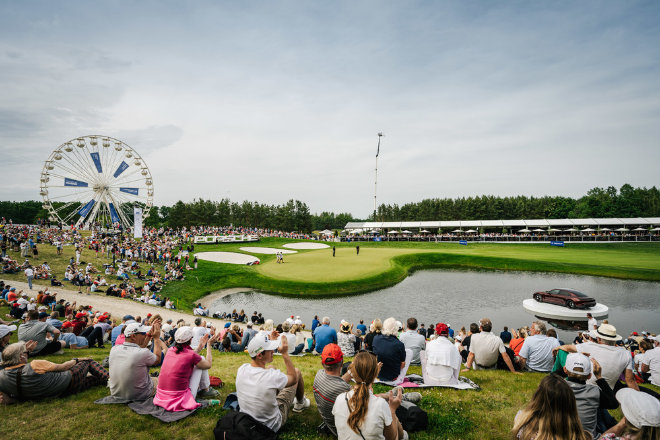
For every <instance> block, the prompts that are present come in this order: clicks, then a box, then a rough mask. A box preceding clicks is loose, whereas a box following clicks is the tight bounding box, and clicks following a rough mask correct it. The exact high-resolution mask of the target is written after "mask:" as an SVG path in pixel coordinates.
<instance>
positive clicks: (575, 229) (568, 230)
mask: <svg viewBox="0 0 660 440" xmlns="http://www.w3.org/2000/svg"><path fill="white" fill-rule="evenodd" d="M577 231H579V229H577V228H568V229H566V230H565V232H577Z"/></svg>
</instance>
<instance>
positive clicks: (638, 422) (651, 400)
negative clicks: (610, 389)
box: [616, 388, 660, 428]
mask: <svg viewBox="0 0 660 440" xmlns="http://www.w3.org/2000/svg"><path fill="white" fill-rule="evenodd" d="M616 400H618V401H619V403H620V404H621V411H622V412H623V415H624V416H625V417H626V420H628V421H629V422H630V423H631V424H632V425H633V426H634V427H635V428H641V427H642V426H652V427H658V426H660V401H659V400H658V399H656V398H655V397H653V396H651V395H650V394H646V393H643V392H641V391H637V390H633V389H632V388H622V389H620V390H619V391H618V392H617V393H616Z"/></svg>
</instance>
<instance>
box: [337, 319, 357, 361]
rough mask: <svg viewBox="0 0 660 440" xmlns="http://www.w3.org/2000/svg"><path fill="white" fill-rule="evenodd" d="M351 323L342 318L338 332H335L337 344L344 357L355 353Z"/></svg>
mask: <svg viewBox="0 0 660 440" xmlns="http://www.w3.org/2000/svg"><path fill="white" fill-rule="evenodd" d="M352 330H353V324H350V323H349V322H347V321H344V320H342V321H341V324H340V325H339V333H338V334H337V345H339V348H341V351H342V353H344V356H346V357H353V356H354V355H355V335H354V334H353V332H352Z"/></svg>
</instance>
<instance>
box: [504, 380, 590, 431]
mask: <svg viewBox="0 0 660 440" xmlns="http://www.w3.org/2000/svg"><path fill="white" fill-rule="evenodd" d="M511 436H512V438H515V439H518V440H533V439H553V440H591V435H590V434H589V433H588V432H587V431H585V430H584V429H583V428H582V423H581V422H580V417H579V416H578V411H577V405H576V402H575V396H574V395H573V391H572V390H571V387H569V386H568V384H567V383H566V382H565V381H564V380H563V379H562V378H561V377H559V376H557V375H556V374H549V375H547V376H545V377H544V378H543V379H542V380H541V383H540V384H539V387H538V388H537V389H536V392H535V393H534V395H533V396H532V400H531V401H530V402H529V403H528V404H527V406H525V408H523V409H522V410H521V411H518V414H516V418H515V420H514V422H513V429H512V431H511Z"/></svg>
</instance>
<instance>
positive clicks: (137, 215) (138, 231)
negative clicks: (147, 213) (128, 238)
mask: <svg viewBox="0 0 660 440" xmlns="http://www.w3.org/2000/svg"><path fill="white" fill-rule="evenodd" d="M133 238H142V208H138V207H135V208H133Z"/></svg>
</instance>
